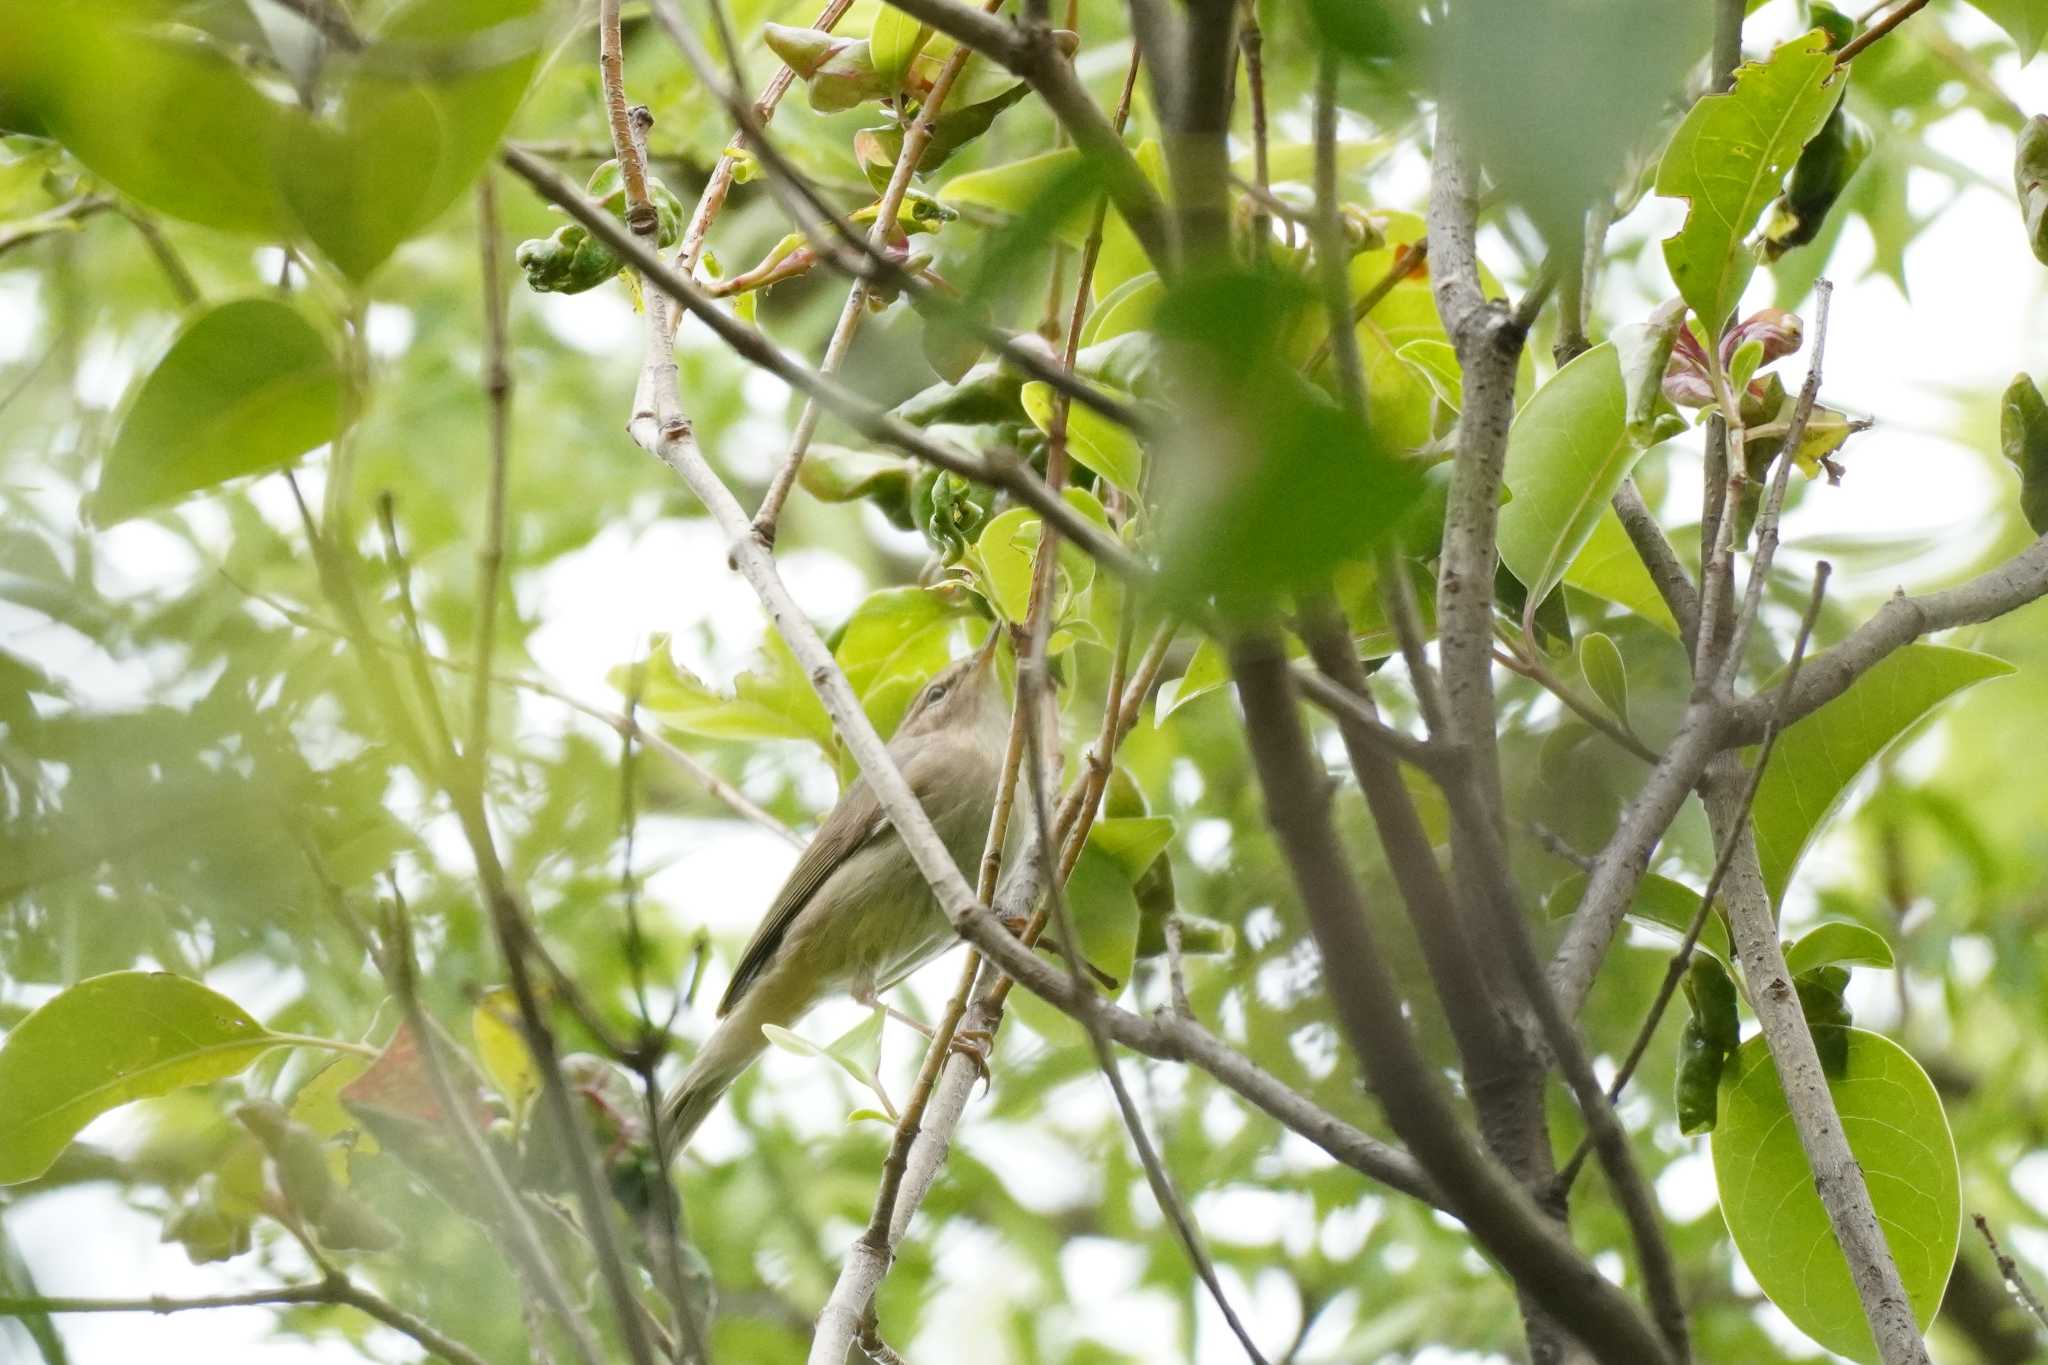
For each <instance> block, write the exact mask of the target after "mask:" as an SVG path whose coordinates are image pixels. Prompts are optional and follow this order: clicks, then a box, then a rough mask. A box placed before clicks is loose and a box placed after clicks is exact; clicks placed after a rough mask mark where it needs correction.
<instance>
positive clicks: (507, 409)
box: [463, 170, 512, 784]
mask: <svg viewBox="0 0 2048 1365" xmlns="http://www.w3.org/2000/svg"><path fill="white" fill-rule="evenodd" d="M476 207H477V241H478V256H479V259H480V261H481V264H482V269H483V295H484V411H485V420H486V422H487V423H488V427H489V436H488V440H489V447H488V449H489V452H490V455H489V458H490V474H489V476H488V478H487V480H486V483H485V489H486V491H485V494H484V538H483V543H482V545H480V546H479V547H478V549H477V556H476V559H477V609H476V610H477V615H476V647H475V649H474V650H473V651H472V653H473V655H474V657H475V659H476V669H475V674H474V676H473V677H472V679H471V684H470V690H469V744H468V746H467V750H466V752H465V753H464V754H463V757H464V758H465V759H467V760H468V762H469V767H470V777H469V780H470V781H471V782H474V783H478V784H481V783H482V782H483V781H484V769H485V767H486V766H487V765H488V763H489V754H490V737H491V659H492V658H493V657H494V656H495V655H496V653H497V630H498V587H499V579H500V578H501V577H502V576H503V574H504V571H505V480H506V472H507V465H508V464H509V448H510V444H511V442H510V422H511V409H512V371H511V367H510V366H509V365H508V364H507V359H506V357H507V352H508V350H509V346H508V343H507V340H506V329H505V287H504V282H503V269H502V260H501V251H500V243H499V241H498V194H497V188H496V186H495V185H494V184H493V183H492V181H491V173H490V172H489V171H488V170H487V171H485V172H484V174H483V175H482V176H481V177H479V178H478V180H477V191H476Z"/></svg>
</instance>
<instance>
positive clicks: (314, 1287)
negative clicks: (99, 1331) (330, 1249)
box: [0, 1274, 485, 1365]
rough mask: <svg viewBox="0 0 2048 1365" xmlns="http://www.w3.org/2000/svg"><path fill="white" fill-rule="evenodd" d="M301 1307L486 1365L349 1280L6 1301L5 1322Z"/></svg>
mask: <svg viewBox="0 0 2048 1365" xmlns="http://www.w3.org/2000/svg"><path fill="white" fill-rule="evenodd" d="M297 1304H338V1305H341V1306H343V1307H347V1308H353V1309H356V1310H357V1311H358V1312H361V1313H364V1314H367V1315H368V1316H370V1317H372V1318H375V1319H376V1320H377V1321H378V1322H381V1323H383V1324H384V1325H385V1326H386V1327H389V1328H391V1329H393V1330H394V1331H397V1332H401V1333H403V1334H404V1335H406V1336H409V1337H411V1338H412V1339H413V1340H414V1341H416V1342H418V1343H419V1345H420V1346H421V1348H422V1349H424V1350H425V1351H427V1352H428V1353H429V1354H430V1355H436V1356H440V1357H441V1358H443V1359H444V1360H448V1361H451V1362H454V1365H485V1361H484V1358H483V1357H482V1356H480V1355H478V1354H477V1353H476V1352H475V1351H473V1350H471V1349H470V1348H469V1347H467V1346H465V1345H463V1344H462V1343H461V1342H459V1341H457V1340H455V1338H453V1337H451V1336H448V1335H446V1334H445V1333H443V1332H441V1331H439V1330H438V1329H436V1328H435V1327H434V1326H433V1325H432V1324H431V1323H428V1322H426V1321H424V1320H422V1319H420V1318H417V1317H414V1316H413V1315H412V1314H410V1313H408V1312H406V1311H405V1310H404V1309H402V1308H400V1307H398V1306H397V1305H396V1304H394V1303H392V1302H391V1301H390V1300H389V1299H386V1298H384V1297H383V1296H382V1295H380V1294H377V1293H376V1292H374V1291H372V1290H369V1289H365V1288H364V1287H363V1286H361V1285H359V1284H357V1283H356V1282H355V1281H353V1280H351V1279H349V1278H347V1277H346V1276H344V1275H338V1274H330V1275H329V1276H328V1277H327V1278H325V1279H322V1280H317V1281H315V1282H313V1283H311V1284H283V1285H278V1286H276V1287H274V1288H271V1289H251V1290H246V1291H244V1292H242V1293H239V1294H213V1295H207V1296H204V1297H200V1298H188V1299H178V1298H171V1297H168V1296H166V1295H161V1294H158V1295H152V1296H150V1297H149V1298H143V1299H88V1298H66V1297H61V1296H41V1295H37V1296H29V1297H19V1298H17V1297H7V1298H0V1317H24V1316H27V1315H29V1314H37V1313H187V1312H193V1311H195V1310H199V1309H208V1308H269V1307H278V1308H283V1307H290V1306H292V1305H297Z"/></svg>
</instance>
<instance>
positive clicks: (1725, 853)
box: [1557, 559, 1834, 1191]
mask: <svg viewBox="0 0 2048 1365" xmlns="http://www.w3.org/2000/svg"><path fill="white" fill-rule="evenodd" d="M1833 571H1834V568H1833V566H1832V565H1830V564H1829V563H1828V562H1827V561H1826V560H1825V559H1823V560H1822V561H1821V562H1820V563H1819V564H1818V565H1817V566H1815V568H1814V571H1813V595H1812V596H1811V597H1810V598H1809V599H1808V600H1807V604H1806V614H1805V616H1804V617H1802V618H1801V619H1800V622H1799V636H1798V638H1797V639H1796V640H1794V641H1793V643H1792V660H1791V662H1790V663H1789V664H1787V665H1786V668H1785V681H1784V682H1783V683H1782V684H1780V685H1779V687H1778V688H1777V690H1776V692H1775V693H1774V694H1773V695H1774V696H1775V697H1776V698H1777V703H1778V708H1777V710H1776V711H1774V712H1773V713H1772V718H1771V724H1770V726H1769V727H1768V728H1767V729H1766V730H1765V732H1764V740H1763V745H1762V748H1761V749H1760V750H1759V752H1758V753H1757V759H1756V765H1755V766H1754V767H1752V768H1751V769H1750V770H1749V778H1748V780H1747V781H1746V782H1745V783H1744V785H1743V789H1742V800H1741V802H1740V803H1739V806H1740V809H1741V810H1742V812H1743V816H1744V818H1745V819H1747V818H1748V812H1749V810H1750V808H1751V807H1752V806H1754V805H1755V804H1756V793H1757V789H1758V788H1759V787H1761V786H1762V785H1763V780H1764V769H1765V768H1766V767H1767V766H1768V765H1769V764H1770V761H1771V754H1772V752H1773V751H1774V750H1775V749H1776V748H1777V745H1778V736H1779V735H1780V734H1782V733H1783V732H1784V731H1783V718H1784V704H1785V701H1786V699H1787V698H1789V697H1790V696H1791V695H1792V684H1793V683H1795V682H1797V681H1798V680H1799V667H1800V665H1801V664H1802V663H1803V662H1804V661H1805V659H1806V646H1807V644H1808V643H1809V642H1810V641H1811V640H1812V639H1813V627H1814V624H1815V622H1817V621H1818V620H1819V619H1820V607H1821V601H1822V599H1823V597H1824V596H1825V595H1826V592H1827V586H1828V575H1829V574H1830V573H1832V572H1833ZM1735 847H1736V841H1735V840H1734V839H1733V838H1728V839H1723V840H1722V841H1721V845H1720V850H1719V852H1717V853H1716V854H1715V857H1714V866H1713V869H1712V870H1711V871H1710V872H1709V874H1708V876H1707V885H1706V889H1705V890H1703V891H1701V892H1700V908H1699V909H1698V910H1696V911H1694V912H1693V917H1692V922H1691V923H1690V924H1688V925H1687V926H1686V930H1685V937H1684V938H1683V939H1681V940H1680V941H1679V944H1678V951H1676V952H1674V953H1673V954H1672V955H1671V961H1670V962H1669V963H1668V964H1667V965H1666V967H1665V969H1664V980H1663V981H1662V982H1661V983H1660V984H1659V985H1658V987H1657V995H1656V998H1655V999H1654V1000H1652V1001H1651V1002H1650V1008H1649V1011H1648V1012H1647V1013H1646V1014H1645V1015H1644V1016H1643V1022H1642V1024H1641V1025H1640V1026H1639V1027H1638V1028H1637V1029H1636V1037H1635V1041H1634V1042H1633V1043H1631V1044H1630V1045H1629V1049H1628V1056H1627V1057H1625V1058H1624V1059H1623V1060H1622V1063H1621V1069H1620V1070H1618V1071H1616V1072H1615V1073H1614V1079H1613V1081H1611V1082H1610V1083H1609V1084H1608V1087H1607V1099H1608V1102H1609V1103H1611V1104H1619V1103H1621V1092H1622V1091H1623V1090H1625V1089H1627V1088H1628V1083H1629V1078H1630V1077H1632V1076H1634V1075H1635V1074H1636V1066H1637V1065H1638V1064H1639V1063H1640V1062H1641V1061H1642V1060H1643V1054H1644V1053H1645V1052H1647V1051H1648V1050H1649V1047H1650V1040H1651V1039H1652V1038H1653V1037H1655V1036H1656V1033H1657V1025H1658V1024H1659V1023H1661V1022H1662V1021H1663V1018H1664V1011H1665V1010H1666V1009H1667V1008H1669V1007H1670V1004H1671V999H1672V997H1673V996H1674V995H1675V994H1676V993H1677V991H1678V984H1679V982H1680V981H1682V980H1684V978H1685V972H1686V968H1688V967H1690V966H1691V965H1692V955H1693V951H1694V949H1696V948H1697V947H1698V946H1699V941H1700V935H1701V934H1702V933H1703V932H1705V930H1706V927H1707V917H1708V916H1709V915H1710V914H1712V913H1713V909H1714V900H1715V898H1716V897H1717V896H1718V895H1719V894H1720V891H1721V883H1722V881H1723V880H1724V879H1725V878H1726V877H1727V876H1728V869H1729V867H1731V866H1732V865H1733V864H1734V862H1735ZM1590 1147H1591V1139H1590V1138H1581V1139H1580V1140H1579V1146H1578V1150H1577V1151H1575V1152H1573V1153H1572V1156H1571V1159H1570V1160H1569V1161H1567V1162H1565V1164H1564V1168H1563V1169H1562V1170H1560V1171H1559V1172H1558V1175H1557V1186H1558V1189H1559V1190H1560V1191H1569V1190H1570V1189H1571V1187H1572V1182H1573V1181H1574V1180H1576V1179H1577V1178H1578V1173H1579V1167H1580V1166H1581V1165H1583V1164H1584V1163H1585V1160H1586V1154H1587V1152H1588V1151H1589V1150H1590Z"/></svg>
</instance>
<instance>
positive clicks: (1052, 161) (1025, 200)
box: [939, 147, 1095, 246]
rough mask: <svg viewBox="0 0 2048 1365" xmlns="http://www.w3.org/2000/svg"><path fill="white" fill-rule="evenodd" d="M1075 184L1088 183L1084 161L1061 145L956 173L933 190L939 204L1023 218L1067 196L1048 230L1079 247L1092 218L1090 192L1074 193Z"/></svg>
mask: <svg viewBox="0 0 2048 1365" xmlns="http://www.w3.org/2000/svg"><path fill="white" fill-rule="evenodd" d="M1077 182H1084V183H1092V176H1091V175H1090V172H1089V170H1088V164H1087V161H1086V159H1085V158H1084V157H1083V156H1082V155H1081V152H1080V150H1079V149H1078V148H1074V147H1062V148H1060V149H1058V150H1057V151H1051V152H1041V153H1039V154H1038V155H1037V156H1027V157H1025V158H1024V159H1022V160H1021V161H1006V162H1004V163H1002V164H1001V165H997V166H989V167H986V168H984V169H982V170H978V171H969V172H967V173H966V174H965V175H956V176H954V177H953V178H952V179H951V180H949V181H947V182H946V185H945V188H944V189H941V190H940V191H939V202H941V203H943V204H945V205H946V206H947V207H948V208H954V209H985V210H989V211H992V212H995V213H999V214H1002V215H1004V216H1005V217H1010V218H1023V217H1026V216H1028V215H1029V214H1030V213H1031V212H1032V211H1033V209H1034V208H1036V207H1038V206H1039V205H1041V204H1043V203H1048V202H1057V201H1059V200H1061V199H1066V200H1070V201H1071V203H1069V204H1068V206H1067V211H1066V212H1065V213H1063V214H1062V215H1061V216H1060V220H1059V223H1058V225H1057V226H1056V227H1055V228H1054V232H1055V233H1056V235H1057V236H1058V237H1059V238H1060V240H1061V241H1063V242H1065V243H1066V244H1067V245H1069V246H1079V245H1080V244H1081V241H1082V239H1083V238H1085V237H1086V236H1087V235H1088V228H1089V225H1090V224H1091V223H1092V222H1093V221H1094V218H1095V196H1094V195H1092V194H1089V195H1081V196H1076V195H1074V193H1073V187H1074V185H1075V184H1076V183H1077Z"/></svg>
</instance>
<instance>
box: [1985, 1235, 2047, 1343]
mask: <svg viewBox="0 0 2048 1365" xmlns="http://www.w3.org/2000/svg"><path fill="white" fill-rule="evenodd" d="M1970 1221H1971V1222H1972V1223H1975V1224H1976V1225H1977V1232H1978V1234H1979V1235H1980V1236H1982V1237H1983V1238H1984V1245H1985V1246H1987V1247H1989V1248H1990V1250H1991V1259H1992V1260H1994V1261H1996V1262H1998V1273H1999V1276H2000V1277H2001V1278H2002V1279H2004V1281H2005V1286H2006V1288H2007V1289H2009V1290H2011V1291H2012V1296H2013V1297H2014V1298H2015V1299H2017V1300H2019V1303H2020V1306H2021V1307H2023V1308H2025V1309H2026V1310H2027V1311H2028V1312H2029V1313H2031V1314H2033V1315H2034V1321H2036V1322H2038V1323H2040V1324H2041V1325H2042V1326H2043V1327H2048V1305H2044V1304H2043V1303H2042V1302H2041V1296H2040V1295H2039V1294H2037V1293H2035V1292H2034V1286H2032V1285H2031V1284H2029V1283H2027V1277H2026V1275H2025V1274H2024V1273H2023V1272H2022V1271H2021V1270H2020V1265H2019V1262H2018V1261H2015V1260H2014V1259H2013V1258H2012V1257H2010V1256H2008V1255H2006V1254H2005V1248H2004V1247H2002V1246H2000V1245H1999V1244H1998V1238H1997V1237H1996V1236H1995V1235H1993V1233H1992V1231H1991V1224H1990V1222H1989V1221H1988V1220H1987V1219H1986V1218H1985V1217H1984V1215H1983V1214H1981V1213H1973V1214H1971V1215H1970Z"/></svg>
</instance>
